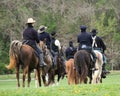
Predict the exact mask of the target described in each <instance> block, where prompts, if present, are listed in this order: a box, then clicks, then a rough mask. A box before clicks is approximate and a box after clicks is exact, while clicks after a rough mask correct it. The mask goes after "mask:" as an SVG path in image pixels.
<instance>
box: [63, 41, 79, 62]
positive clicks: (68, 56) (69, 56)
mask: <svg viewBox="0 0 120 96" xmlns="http://www.w3.org/2000/svg"><path fill="white" fill-rule="evenodd" d="M76 51H77V48H75V47H74V45H73V41H69V47H67V48H66V50H65V56H66V60H69V59H73V58H74V54H75V52H76Z"/></svg>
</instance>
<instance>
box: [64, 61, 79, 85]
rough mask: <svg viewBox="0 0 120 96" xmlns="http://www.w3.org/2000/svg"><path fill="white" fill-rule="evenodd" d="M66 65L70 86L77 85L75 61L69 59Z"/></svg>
mask: <svg viewBox="0 0 120 96" xmlns="http://www.w3.org/2000/svg"><path fill="white" fill-rule="evenodd" d="M65 65H66V74H67V80H68V84H69V85H72V84H77V83H78V82H77V79H76V70H75V68H74V59H69V60H68V61H66V63H65Z"/></svg>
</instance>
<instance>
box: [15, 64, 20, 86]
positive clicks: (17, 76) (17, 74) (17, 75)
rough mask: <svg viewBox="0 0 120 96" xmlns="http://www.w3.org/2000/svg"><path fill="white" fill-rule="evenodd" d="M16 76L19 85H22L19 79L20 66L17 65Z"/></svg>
mask: <svg viewBox="0 0 120 96" xmlns="http://www.w3.org/2000/svg"><path fill="white" fill-rule="evenodd" d="M16 78H17V86H18V87H20V81H19V66H18V67H16Z"/></svg>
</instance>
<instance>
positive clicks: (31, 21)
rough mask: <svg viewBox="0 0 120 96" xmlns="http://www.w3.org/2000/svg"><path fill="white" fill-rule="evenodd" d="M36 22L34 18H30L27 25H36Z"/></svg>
mask: <svg viewBox="0 0 120 96" xmlns="http://www.w3.org/2000/svg"><path fill="white" fill-rule="evenodd" d="M35 22H36V21H35V20H34V19H33V18H28V20H27V22H26V23H35Z"/></svg>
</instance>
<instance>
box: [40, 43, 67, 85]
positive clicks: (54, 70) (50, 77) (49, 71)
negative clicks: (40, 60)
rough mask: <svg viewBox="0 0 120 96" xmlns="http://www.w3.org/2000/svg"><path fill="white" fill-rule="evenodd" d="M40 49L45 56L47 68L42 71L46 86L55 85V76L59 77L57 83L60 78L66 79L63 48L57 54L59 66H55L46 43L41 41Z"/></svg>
mask: <svg viewBox="0 0 120 96" xmlns="http://www.w3.org/2000/svg"><path fill="white" fill-rule="evenodd" d="M40 48H41V49H42V51H43V54H44V61H45V63H46V64H47V66H46V67H45V68H44V69H43V70H42V79H43V83H44V85H45V86H48V85H54V84H55V76H56V75H57V76H58V78H57V82H59V80H60V78H63V77H64V73H65V65H64V61H63V58H62V55H63V50H62V48H61V49H60V50H59V52H58V54H57V58H56V59H57V60H56V61H57V65H56V66H53V61H52V60H53V57H52V55H51V52H50V50H49V49H48V48H47V46H46V43H45V41H40Z"/></svg>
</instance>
